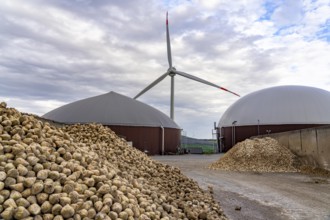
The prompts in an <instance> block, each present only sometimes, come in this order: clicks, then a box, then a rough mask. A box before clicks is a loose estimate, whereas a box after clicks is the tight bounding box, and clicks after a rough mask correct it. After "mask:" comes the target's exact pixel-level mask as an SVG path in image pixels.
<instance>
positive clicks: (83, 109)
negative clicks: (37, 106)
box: [42, 92, 180, 129]
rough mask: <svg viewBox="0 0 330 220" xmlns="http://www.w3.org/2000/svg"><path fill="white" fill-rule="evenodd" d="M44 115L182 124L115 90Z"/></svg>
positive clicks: (62, 119) (88, 120) (65, 119)
mask: <svg viewBox="0 0 330 220" xmlns="http://www.w3.org/2000/svg"><path fill="white" fill-rule="evenodd" d="M42 117H44V118H46V119H50V120H53V121H57V122H62V123H68V124H74V123H93V122H95V123H101V124H103V125H124V126H146V127H160V126H163V127H166V128H177V129H180V127H179V126H178V125H177V124H176V123H175V122H174V121H173V120H172V119H170V118H169V117H168V116H167V115H165V114H164V113H162V112H161V111H159V110H157V109H155V108H153V107H151V106H149V105H147V104H144V103H142V102H140V101H137V100H135V99H132V98H129V97H127V96H123V95H120V94H118V93H115V92H109V93H106V94H103V95H99V96H95V97H91V98H87V99H82V100H79V101H76V102H72V103H70V104H67V105H64V106H61V107H59V108H57V109H54V110H52V111H50V112H48V113H46V114H45V115H43V116H42Z"/></svg>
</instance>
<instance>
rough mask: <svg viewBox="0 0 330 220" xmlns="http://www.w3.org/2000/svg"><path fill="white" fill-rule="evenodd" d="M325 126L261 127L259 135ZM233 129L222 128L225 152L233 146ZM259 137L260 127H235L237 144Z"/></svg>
mask: <svg viewBox="0 0 330 220" xmlns="http://www.w3.org/2000/svg"><path fill="white" fill-rule="evenodd" d="M319 126H324V124H287V125H260V126H259V135H264V134H267V130H270V131H271V132H270V133H271V134H272V133H279V132H284V131H293V130H299V129H304V128H312V127H319ZM232 130H233V128H232V127H222V128H221V136H222V137H223V138H222V140H221V144H222V149H223V151H224V152H226V151H228V150H229V149H231V148H232V146H233V132H232ZM256 135H258V125H251V126H235V143H238V142H240V141H244V140H245V139H247V138H250V137H252V136H256Z"/></svg>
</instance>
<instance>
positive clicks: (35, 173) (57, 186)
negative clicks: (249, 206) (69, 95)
mask: <svg viewBox="0 0 330 220" xmlns="http://www.w3.org/2000/svg"><path fill="white" fill-rule="evenodd" d="M0 219H6V220H7V219H31V220H32V219H34V220H39V219H47V220H48V219H49V220H51V219H54V220H61V219H72V220H80V219H84V220H85V219H86V220H87V219H108V220H110V219H111V220H113V219H119V220H148V219H162V220H175V219H186V220H188V219H226V217H225V216H224V214H223V212H222V210H221V208H220V206H219V204H218V203H216V202H215V201H214V200H213V197H212V195H211V194H210V193H209V192H205V191H203V190H202V189H201V188H199V186H198V185H197V183H196V182H194V181H193V180H191V179H189V178H187V177H185V176H184V175H183V174H181V172H180V170H179V169H177V168H174V167H171V166H168V165H163V164H161V163H158V162H155V161H153V160H151V159H150V158H149V157H148V156H147V155H145V154H144V153H142V152H140V151H138V150H137V149H135V148H132V147H130V146H129V145H128V144H127V143H126V142H125V141H124V140H123V139H121V138H119V137H117V136H116V135H115V133H114V132H112V131H111V130H110V129H109V128H106V127H103V126H101V125H95V124H91V125H72V126H66V127H64V128H56V127H53V126H51V125H50V124H49V123H47V122H41V121H39V120H36V119H35V118H34V117H33V116H29V115H24V114H22V113H20V112H18V111H17V110H15V109H12V108H6V104H5V103H1V105H0Z"/></svg>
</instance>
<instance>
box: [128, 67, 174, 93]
mask: <svg viewBox="0 0 330 220" xmlns="http://www.w3.org/2000/svg"><path fill="white" fill-rule="evenodd" d="M167 75H168V73H167V72H166V73H164V74H163V75H161V76H160V77H159V78H158V79H156V80H155V81H153V82H152V83H151V84H150V85H149V86H147V87H146V88H145V89H143V90H142V91H141V92H140V93H139V94H137V95H136V96H135V97H134V99H137V98H138V97H139V96H141V95H142V94H143V93H145V92H146V91H148V90H149V89H151V88H152V87H154V86H155V85H156V84H157V83H159V82H160V81H162V80H163V79H164V78H165V77H166V76H167Z"/></svg>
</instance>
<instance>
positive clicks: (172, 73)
mask: <svg viewBox="0 0 330 220" xmlns="http://www.w3.org/2000/svg"><path fill="white" fill-rule="evenodd" d="M166 41H167V59H168V64H169V68H168V70H167V71H166V73H164V74H163V75H161V76H160V77H159V78H158V79H156V80H155V81H153V82H152V83H151V84H150V85H148V86H147V87H146V88H145V89H143V90H142V91H141V92H140V93H139V94H137V95H136V96H135V97H134V99H137V98H138V97H140V96H141V95H142V94H144V93H145V92H147V91H148V90H149V89H151V88H152V87H154V86H155V85H157V84H158V83H159V82H160V81H162V80H163V79H164V78H165V77H166V76H170V77H171V119H172V120H174V76H175V75H180V76H183V77H186V78H188V79H191V80H195V81H197V82H200V83H204V84H206V85H209V86H213V87H215V88H218V89H222V90H224V91H226V92H230V93H232V94H234V95H236V96H239V95H238V94H236V93H234V92H232V91H229V90H228V89H225V88H223V87H221V86H218V85H216V84H214V83H211V82H209V81H206V80H204V79H201V78H199V77H196V76H193V75H190V74H188V73H185V72H181V71H178V70H176V69H175V68H174V66H172V54H171V42H170V33H169V31H168V12H167V13H166Z"/></svg>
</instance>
